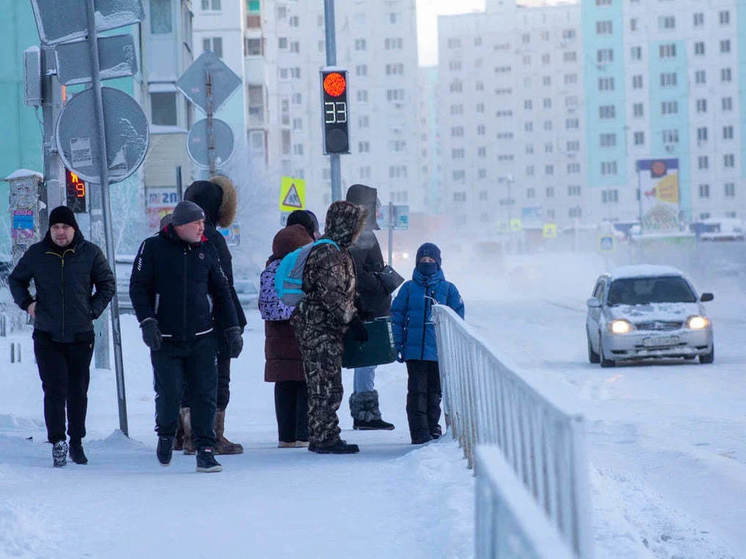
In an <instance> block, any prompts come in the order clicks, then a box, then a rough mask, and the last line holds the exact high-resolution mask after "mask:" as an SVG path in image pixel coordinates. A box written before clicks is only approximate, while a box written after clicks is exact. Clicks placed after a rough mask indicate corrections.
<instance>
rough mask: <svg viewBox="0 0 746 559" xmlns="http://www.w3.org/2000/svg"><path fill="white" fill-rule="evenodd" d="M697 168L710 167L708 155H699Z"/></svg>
mask: <svg viewBox="0 0 746 559" xmlns="http://www.w3.org/2000/svg"><path fill="white" fill-rule="evenodd" d="M697 168H698V169H709V168H710V159H709V157H707V156H706V155H700V156H699V157H697Z"/></svg>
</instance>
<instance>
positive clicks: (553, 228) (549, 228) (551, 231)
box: [542, 223, 557, 239]
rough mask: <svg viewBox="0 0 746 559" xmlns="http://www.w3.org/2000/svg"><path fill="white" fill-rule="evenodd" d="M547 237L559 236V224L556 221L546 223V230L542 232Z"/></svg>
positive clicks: (554, 237)
mask: <svg viewBox="0 0 746 559" xmlns="http://www.w3.org/2000/svg"><path fill="white" fill-rule="evenodd" d="M542 234H543V236H544V238H545V239H556V238H557V224H556V223H545V224H544V231H543V232H542Z"/></svg>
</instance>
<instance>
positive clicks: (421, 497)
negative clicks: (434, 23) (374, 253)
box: [0, 250, 746, 559]
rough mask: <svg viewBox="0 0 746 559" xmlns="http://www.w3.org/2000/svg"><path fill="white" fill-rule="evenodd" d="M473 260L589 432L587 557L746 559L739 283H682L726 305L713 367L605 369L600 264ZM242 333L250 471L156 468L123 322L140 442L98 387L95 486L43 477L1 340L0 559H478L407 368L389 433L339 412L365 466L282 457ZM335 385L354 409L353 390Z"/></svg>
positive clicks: (354, 459)
mask: <svg viewBox="0 0 746 559" xmlns="http://www.w3.org/2000/svg"><path fill="white" fill-rule="evenodd" d="M464 256H465V261H464V262H458V260H457V259H456V258H454V255H453V254H452V253H451V254H449V253H448V252H447V250H446V251H444V258H445V270H446V275H447V277H449V278H450V279H453V280H455V281H456V282H457V284H458V285H459V288H460V289H461V291H462V293H463V294H464V296H465V299H466V304H467V320H468V322H470V323H471V324H472V325H473V326H475V327H476V329H477V330H478V331H479V332H480V333H481V334H482V335H483V337H485V338H486V339H488V340H489V341H490V343H491V345H492V346H493V348H494V349H495V351H496V353H498V355H502V356H505V357H506V358H507V359H509V360H510V361H511V362H513V363H516V364H517V365H518V366H519V368H520V372H521V373H522V374H523V375H525V376H526V377H527V378H529V379H530V380H531V381H533V382H534V383H535V384H536V385H537V386H539V387H541V388H542V389H543V390H545V391H547V392H552V391H556V390H561V391H563V392H565V393H570V394H574V396H575V398H576V401H577V407H578V410H579V411H581V412H582V413H583V414H584V415H585V416H586V418H587V424H588V442H589V451H590V452H589V454H590V460H591V467H590V472H591V486H592V500H593V523H594V530H595V534H594V536H595V542H596V557H598V558H611V559H629V558H638V557H639V558H660V559H663V558H665V559H674V558H677V559H684V558H686V559H694V558H697V559H699V558H705V559H715V558H717V559H721V558H741V557H746V531H744V530H743V527H744V526H746V437H744V434H745V433H746V405H744V402H746V382H744V374H745V373H746V351H744V349H743V348H744V347H746V281H744V280H745V279H746V275H745V274H744V273H743V270H741V269H736V268H737V267H736V268H733V269H731V270H730V271H728V266H721V267H714V268H708V267H707V266H700V267H699V268H700V269H693V270H687V271H689V272H691V273H692V274H693V275H694V276H695V280H696V285H697V287H698V288H699V289H700V290H701V291H713V292H714V293H715V297H716V299H715V301H714V302H713V303H710V304H708V309H709V311H710V313H711V318H712V319H713V323H714V327H715V340H716V360H715V364H713V365H708V366H703V365H698V364H692V363H684V362H680V361H671V362H667V363H655V364H639V363H636V364H631V365H625V366H621V367H617V368H615V369H601V368H600V367H598V366H597V365H590V364H589V363H588V362H587V356H586V346H585V332H584V320H585V303H584V302H585V299H586V298H587V297H588V295H589V292H590V290H591V288H592V286H593V282H594V280H595V277H596V275H597V274H598V273H599V272H601V271H604V270H606V269H607V268H608V267H609V265H610V261H609V259H608V258H607V259H602V258H600V257H597V256H582V255H581V256H577V255H561V256H552V255H543V256H536V255H534V256H521V257H506V258H504V259H502V260H501V261H500V262H499V263H495V262H492V261H490V262H489V266H488V267H480V266H479V265H477V266H475V265H474V259H473V258H471V257H470V256H469V255H464ZM449 257H450V258H449ZM733 261H734V262H735V261H736V259H733ZM741 261H746V260H744V259H741V260H739V262H741ZM653 262H655V263H657V262H659V261H658V260H654V261H653ZM661 262H663V261H661ZM667 263H672V262H667ZM741 268H743V264H741ZM704 269H707V270H710V271H711V272H712V273H709V274H708V273H704V272H703V270H704ZM721 269H723V270H726V271H725V272H721V271H719V270H721ZM402 272H403V273H404V274H405V275H408V273H409V271H407V270H402ZM249 326H250V330H249V332H248V334H247V337H246V339H245V342H246V343H245V346H244V347H245V349H244V354H243V355H242V356H241V358H240V359H239V360H238V362H237V363H236V364H235V365H234V373H233V383H232V389H233V390H232V403H231V406H230V407H229V436H230V437H231V438H233V439H236V440H238V441H240V442H242V443H243V444H244V446H245V448H246V453H245V454H244V455H242V456H235V457H222V459H221V460H222V462H223V464H224V466H225V471H224V472H223V473H221V474H216V475H210V476H206V475H201V474H200V475H198V474H195V473H193V470H194V459H193V458H192V457H185V456H181V455H177V456H176V458H175V463H174V464H173V465H172V466H171V467H170V468H167V469H166V468H161V467H160V466H158V465H157V463H156V460H155V456H154V447H155V436H154V434H153V432H152V427H153V401H152V398H153V394H152V388H151V382H152V381H151V372H150V366H149V360H148V356H147V353H146V352H145V350H144V345H143V344H142V342H141V341H140V339H139V332H138V329H137V326H136V324H135V322H134V320H133V319H132V317H125V318H124V320H123V331H124V339H125V367H126V375H127V394H128V405H129V418H130V431H131V435H132V439H131V440H127V439H124V438H123V437H121V436H119V435H117V434H115V433H114V431H115V428H116V425H117V411H116V400H115V389H114V379H113V374H112V373H110V372H108V371H97V372H95V373H94V375H93V380H92V385H91V391H90V409H89V421H88V426H89V436H88V438H87V444H86V449H87V452H88V455H89V458H90V462H91V463H90V464H89V465H88V466H85V467H81V466H75V465H70V466H68V467H66V468H64V469H63V470H54V469H52V468H51V465H50V462H51V457H50V448H49V446H48V445H47V444H44V443H43V442H42V441H43V440H44V431H43V420H42V409H41V388H40V383H39V381H38V377H37V373H36V369H35V366H34V364H33V360H32V358H31V345H30V339H29V337H28V336H27V335H26V336H23V337H22V340H23V342H22V343H23V349H24V359H25V361H24V362H23V363H22V364H20V365H9V364H7V363H8V362H7V355H8V347H7V344H8V340H6V339H3V338H0V360H2V363H3V366H2V368H1V370H2V373H0V557H22V558H26V557H29V558H30V557H50V556H53V555H54V556H55V557H63V558H67V557H70V558H73V557H76V558H77V557H101V556H107V557H111V558H112V559H114V558H119V557H132V556H143V557H150V556H154V555H155V554H156V553H159V554H160V555H161V556H179V557H184V558H191V557H212V556H222V557H244V556H257V557H298V556H300V557H348V556H355V557H423V558H425V557H427V558H432V557H447V558H452V557H454V558H461V557H470V556H472V554H473V551H472V548H473V535H472V534H473V479H472V477H471V474H470V472H469V471H468V470H467V469H466V467H465V462H464V461H463V459H462V458H461V451H460V450H459V449H458V448H457V446H456V445H455V443H453V442H452V441H451V440H450V438H447V439H446V440H444V441H440V442H438V443H435V444H430V445H428V446H426V447H423V448H413V447H412V446H411V445H409V444H408V436H407V429H406V419H405V412H404V398H405V397H404V394H405V391H406V375H405V372H404V369H403V367H402V366H400V365H391V366H387V367H384V368H382V369H380V370H379V374H378V379H377V387H378V389H379V391H380V392H381V402H382V408H383V411H384V416H385V417H386V418H387V419H389V420H392V421H393V422H394V423H396V425H397V429H396V430H395V431H393V432H390V433H375V432H374V433H360V432H354V431H351V430H350V427H351V420H350V418H349V415H348V411H347V410H348V408H347V404H346V402H345V403H344V404H343V406H342V411H341V414H340V416H341V419H342V426H343V428H344V429H345V432H344V433H343V437H345V438H346V439H347V440H350V441H352V442H356V443H359V444H360V445H361V448H362V451H361V453H360V454H359V455H356V456H337V457H329V456H316V455H312V454H310V453H308V452H307V451H305V450H301V449H291V450H286V449H277V448H275V438H276V432H275V422H274V410H273V404H272V385H270V384H266V383H264V382H263V381H262V366H263V357H262V353H261V348H262V329H261V328H262V324H261V321H260V320H259V318H258V316H257V315H256V314H255V313H252V314H251V316H250V325H249ZM344 380H345V389H346V390H347V391H348V392H347V394H349V388H350V383H351V380H352V375H351V373H350V372H345V374H344ZM27 437H33V440H27Z"/></svg>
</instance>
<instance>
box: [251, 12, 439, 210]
mask: <svg viewBox="0 0 746 559" xmlns="http://www.w3.org/2000/svg"><path fill="white" fill-rule="evenodd" d="M323 10H324V6H323V2H314V3H311V2H298V1H293V0H286V1H277V2H260V1H258V0H257V1H250V2H248V7H247V12H246V30H245V39H246V41H247V48H246V56H245V75H246V96H247V105H248V110H247V115H248V116H247V127H248V132H247V134H248V149H249V150H250V152H251V155H252V158H253V161H254V162H263V165H264V167H265V176H266V177H267V181H268V182H269V183H270V189H273V188H274V187H273V185H274V186H276V187H277V190H279V181H280V177H281V176H283V175H289V176H293V177H297V178H303V179H305V180H306V182H307V192H308V194H307V196H308V204H309V207H310V208H311V209H314V210H318V211H319V212H323V211H324V210H325V208H326V206H327V205H328V204H329V202H330V200H331V183H330V170H329V158H328V157H327V156H324V155H323V153H322V136H321V133H322V129H321V118H322V111H321V100H320V91H321V86H320V81H319V70H320V68H321V67H322V66H324V65H325V62H326V45H325V38H324V29H325V27H324V11H323ZM336 31H337V37H336V42H337V65H338V66H341V67H343V68H345V69H347V71H348V87H349V90H348V105H349V119H350V154H349V155H342V158H341V160H342V184H343V189H344V188H346V187H347V186H349V185H350V184H353V183H357V182H360V183H365V184H370V185H373V186H376V187H377V188H378V189H379V197H380V199H381V201H382V203H384V204H385V203H387V202H389V201H392V202H394V203H397V204H410V206H412V209H413V211H414V210H418V209H419V210H421V209H422V208H423V205H424V200H425V190H424V187H423V185H422V181H421V180H420V178H419V173H420V165H419V162H418V159H417V154H418V151H419V148H420V147H419V144H418V142H419V134H418V132H417V125H418V120H417V114H418V111H417V99H418V94H417V83H418V82H417V76H418V68H417V32H416V16H415V1H414V0H348V1H345V2H337V3H336Z"/></svg>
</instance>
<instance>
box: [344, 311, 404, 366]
mask: <svg viewBox="0 0 746 559" xmlns="http://www.w3.org/2000/svg"><path fill="white" fill-rule="evenodd" d="M363 326H365V329H366V330H367V332H368V341H366V342H361V341H359V340H356V339H354V337H353V336H352V334H351V332H347V333H346V334H345V337H344V351H343V353H342V366H343V367H344V368H346V369H354V368H356V367H372V366H374V365H385V364H386V363H393V362H394V361H396V345H395V344H394V331H393V330H392V329H391V318H390V317H388V316H384V317H381V318H376V319H375V320H370V321H366V322H363Z"/></svg>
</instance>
